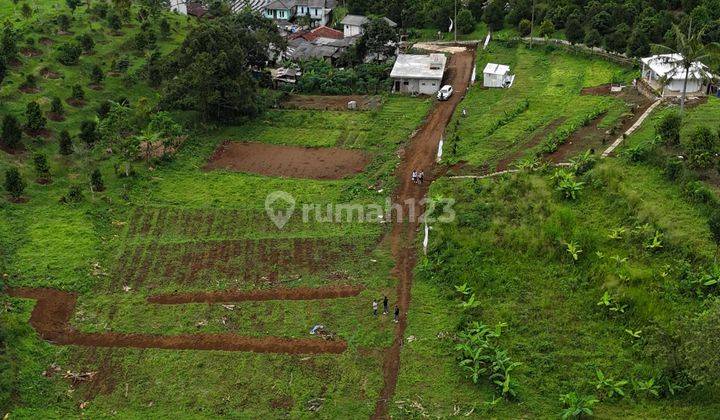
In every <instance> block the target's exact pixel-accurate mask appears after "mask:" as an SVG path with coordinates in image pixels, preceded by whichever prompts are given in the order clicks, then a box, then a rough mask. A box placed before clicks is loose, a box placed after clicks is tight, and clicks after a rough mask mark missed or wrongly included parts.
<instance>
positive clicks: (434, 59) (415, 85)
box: [390, 54, 447, 95]
mask: <svg viewBox="0 0 720 420" xmlns="http://www.w3.org/2000/svg"><path fill="white" fill-rule="evenodd" d="M446 64H447V57H445V55H443V54H430V55H414V54H399V55H398V56H397V60H395V65H394V66H393V69H392V71H391V72H390V78H391V79H392V80H393V92H402V93H412V94H418V93H419V94H423V95H434V94H435V93H436V92H437V91H438V90H439V89H440V86H441V84H442V79H443V75H444V74H445V65H446Z"/></svg>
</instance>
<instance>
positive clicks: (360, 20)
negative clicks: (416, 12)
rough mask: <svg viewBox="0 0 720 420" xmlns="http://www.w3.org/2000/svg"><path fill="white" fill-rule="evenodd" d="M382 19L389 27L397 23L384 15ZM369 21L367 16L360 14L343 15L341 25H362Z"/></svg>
mask: <svg viewBox="0 0 720 420" xmlns="http://www.w3.org/2000/svg"><path fill="white" fill-rule="evenodd" d="M383 20H384V21H385V22H387V23H388V25H390V27H391V28H394V27H396V26H397V23H395V22H393V21H392V20H390V19H388V18H386V17H384V18H383ZM369 21H370V18H368V17H367V16H361V15H345V17H344V18H343V20H342V21H340V23H342V24H343V25H350V26H363V25H364V24H366V23H368V22H369Z"/></svg>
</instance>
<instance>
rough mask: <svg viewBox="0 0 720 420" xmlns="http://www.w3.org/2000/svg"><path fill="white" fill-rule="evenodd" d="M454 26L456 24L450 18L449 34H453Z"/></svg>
mask: <svg viewBox="0 0 720 420" xmlns="http://www.w3.org/2000/svg"><path fill="white" fill-rule="evenodd" d="M454 24H455V22H453V20H452V18H450V29H448V32H452V30H453V27H454V26H453V25H454Z"/></svg>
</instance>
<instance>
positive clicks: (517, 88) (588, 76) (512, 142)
mask: <svg viewBox="0 0 720 420" xmlns="http://www.w3.org/2000/svg"><path fill="white" fill-rule="evenodd" d="M488 62H494V63H502V64H507V65H509V66H510V68H511V71H512V72H513V73H515V74H516V78H515V83H514V84H513V86H512V87H511V88H510V89H486V88H483V87H482V74H480V75H479V76H480V79H479V80H478V83H477V84H475V85H474V86H473V87H471V88H470V90H469V91H468V93H467V96H466V98H465V101H464V102H463V104H462V105H461V106H460V107H459V109H458V110H457V111H456V112H455V116H454V118H453V121H452V122H451V124H450V127H449V129H448V135H447V136H446V139H447V140H446V142H445V147H446V153H445V155H444V156H443V157H444V158H446V159H448V160H449V161H455V162H467V163H468V164H469V165H471V166H478V167H479V166H488V167H490V168H495V167H497V166H498V165H499V164H500V163H502V165H503V166H506V165H509V164H512V163H513V162H508V161H503V162H501V161H502V160H503V159H504V158H507V157H508V156H513V155H514V156H517V157H518V158H520V157H522V156H523V154H524V151H527V152H528V154H531V153H534V152H542V151H543V145H544V144H545V143H546V141H547V140H548V139H549V138H553V136H557V135H559V134H560V133H564V132H567V131H568V130H571V131H574V130H572V128H573V127H577V126H582V125H583V123H584V122H585V121H586V120H588V119H589V120H590V121H592V120H594V119H595V118H597V116H599V115H601V114H603V113H606V114H607V117H606V118H605V119H603V121H602V124H600V127H601V129H608V128H610V127H612V126H614V125H615V124H616V123H617V122H618V120H619V118H620V116H621V115H622V114H623V113H624V112H626V111H627V109H628V107H627V106H626V104H625V101H623V100H622V99H619V98H616V97H609V96H598V95H582V94H581V91H582V89H583V88H584V87H589V86H599V85H603V84H606V83H609V82H610V81H612V80H613V79H614V78H615V79H625V78H631V76H630V74H631V70H630V69H625V68H623V67H620V66H618V65H615V64H612V63H608V62H606V61H603V60H600V59H595V58H588V57H584V56H579V55H571V54H567V53H565V52H562V51H555V52H552V53H549V54H548V53H546V52H545V51H544V50H541V49H537V48H536V49H528V48H527V47H524V46H520V47H517V48H507V47H505V46H503V45H502V44H500V43H491V44H490V47H489V48H488V50H487V51H483V52H478V57H477V68H478V69H479V70H480V71H481V70H482V69H483V68H484V66H485V64H487V63H488ZM526 101H527V102H526ZM463 108H465V109H466V110H467V116H466V117H463V116H462V114H461V111H462V109H463ZM559 119H563V120H562V122H561V123H559V124H558V121H559ZM455 134H457V136H458V140H457V144H453V143H454V136H455ZM538 136H542V137H541V138H539V137H538Z"/></svg>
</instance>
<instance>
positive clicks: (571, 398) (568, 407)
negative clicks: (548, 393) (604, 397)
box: [560, 391, 598, 419]
mask: <svg viewBox="0 0 720 420" xmlns="http://www.w3.org/2000/svg"><path fill="white" fill-rule="evenodd" d="M560 402H561V403H562V404H563V407H564V408H563V411H562V412H561V413H560V416H561V417H562V418H563V419H569V418H575V419H579V418H582V417H583V416H592V415H593V411H592V407H593V406H594V405H595V404H597V403H598V399H597V398H595V396H594V395H583V396H580V395H578V394H577V392H574V391H573V392H570V393H568V394H565V395H561V396H560Z"/></svg>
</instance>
